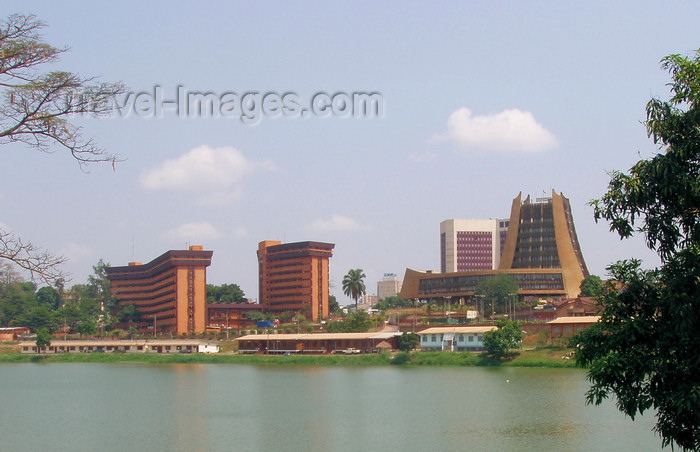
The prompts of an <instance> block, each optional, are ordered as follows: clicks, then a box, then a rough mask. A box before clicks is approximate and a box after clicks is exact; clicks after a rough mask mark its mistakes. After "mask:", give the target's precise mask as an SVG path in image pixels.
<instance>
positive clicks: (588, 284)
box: [578, 275, 603, 297]
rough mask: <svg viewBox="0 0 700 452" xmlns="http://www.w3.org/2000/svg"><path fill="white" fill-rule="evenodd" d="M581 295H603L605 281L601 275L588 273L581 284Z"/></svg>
mask: <svg viewBox="0 0 700 452" xmlns="http://www.w3.org/2000/svg"><path fill="white" fill-rule="evenodd" d="M579 289H580V292H579V294H578V296H579V297H599V296H601V295H603V281H602V280H601V279H600V276H596V275H588V276H586V277H585V278H583V281H581V285H580V286H579Z"/></svg>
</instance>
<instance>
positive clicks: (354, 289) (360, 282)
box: [343, 268, 367, 311]
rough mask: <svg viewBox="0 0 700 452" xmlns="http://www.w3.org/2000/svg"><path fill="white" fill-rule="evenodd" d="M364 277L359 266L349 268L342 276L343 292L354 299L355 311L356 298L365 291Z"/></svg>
mask: <svg viewBox="0 0 700 452" xmlns="http://www.w3.org/2000/svg"><path fill="white" fill-rule="evenodd" d="M366 277H367V276H366V275H365V273H364V272H363V271H362V269H361V268H356V269H351V270H349V271H348V273H347V274H346V275H345V276H344V277H343V293H344V294H345V295H347V296H348V297H350V298H352V299H353V300H355V311H357V300H359V299H360V297H362V295H364V294H365V293H366V291H367V289H366V287H365V278H366Z"/></svg>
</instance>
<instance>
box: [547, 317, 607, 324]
mask: <svg viewBox="0 0 700 452" xmlns="http://www.w3.org/2000/svg"><path fill="white" fill-rule="evenodd" d="M599 320H600V316H599V315H585V316H579V317H558V318H556V319H554V320H550V321H549V322H547V324H553V325H556V324H562V323H596V322H598V321H599Z"/></svg>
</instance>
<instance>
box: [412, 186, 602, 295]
mask: <svg viewBox="0 0 700 452" xmlns="http://www.w3.org/2000/svg"><path fill="white" fill-rule="evenodd" d="M440 260H441V269H442V270H443V272H442V273H437V272H431V271H417V270H412V269H406V274H405V276H404V280H403V285H402V288H401V293H400V297H401V298H406V299H431V298H446V297H450V298H456V299H468V298H470V297H472V296H474V290H475V288H476V286H477V285H478V284H479V283H480V282H481V281H484V280H485V279H487V278H490V277H493V276H495V275H496V274H498V273H505V274H507V275H509V276H510V277H511V278H513V279H514V280H515V281H516V282H517V283H518V295H519V297H520V298H522V299H532V298H543V299H549V300H558V299H562V298H575V297H576V296H578V294H579V286H580V284H581V281H583V279H584V278H585V277H586V276H588V270H587V268H586V263H585V261H584V259H583V254H582V253H581V247H580V245H579V242H578V238H577V236H576V229H575V227H574V220H573V216H572V214H571V205H570V203H569V200H568V199H567V198H565V197H564V196H563V195H562V194H560V193H556V192H555V191H554V190H552V195H551V197H544V198H538V199H536V200H534V201H533V200H531V199H530V196H528V197H527V198H525V200H523V199H522V193H520V194H518V196H517V197H516V198H515V199H513V203H512V207H511V212H510V218H509V219H507V220H506V219H498V220H448V221H445V222H443V223H442V224H441V225H440Z"/></svg>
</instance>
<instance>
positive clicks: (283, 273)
mask: <svg viewBox="0 0 700 452" xmlns="http://www.w3.org/2000/svg"><path fill="white" fill-rule="evenodd" d="M334 247H335V244H333V243H323V242H296V243H284V244H283V243H282V242H280V241H277V240H265V241H262V242H260V243H259V244H258V296H259V302H260V304H261V305H262V307H263V309H264V310H265V312H272V313H282V312H285V311H292V312H296V313H300V314H302V315H304V316H306V318H307V319H309V320H311V321H313V322H316V321H320V320H322V319H325V318H327V317H328V316H329V314H330V312H329V309H328V296H329V278H330V276H329V267H328V264H329V259H330V257H331V256H333V248H334Z"/></svg>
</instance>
